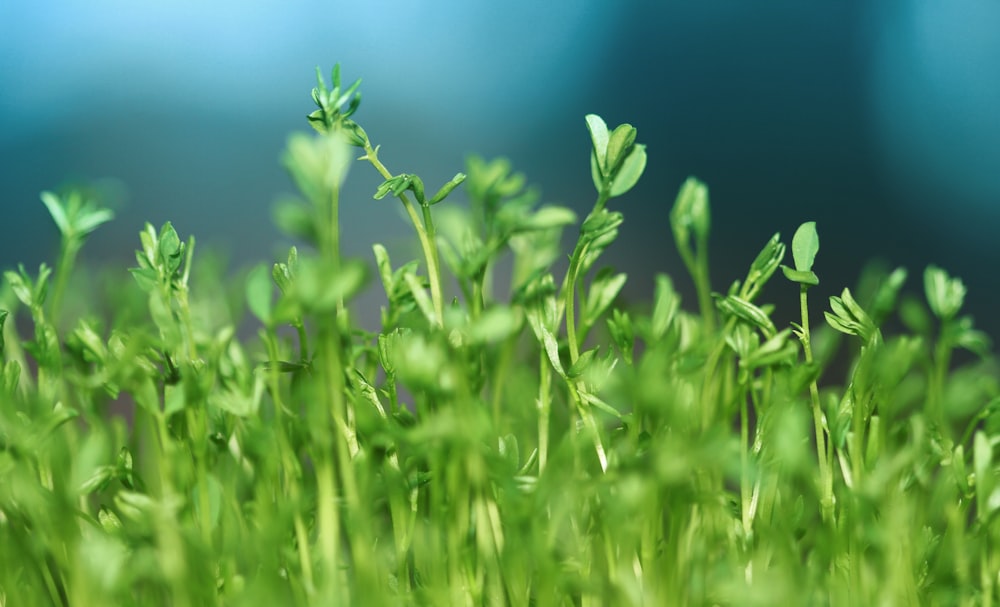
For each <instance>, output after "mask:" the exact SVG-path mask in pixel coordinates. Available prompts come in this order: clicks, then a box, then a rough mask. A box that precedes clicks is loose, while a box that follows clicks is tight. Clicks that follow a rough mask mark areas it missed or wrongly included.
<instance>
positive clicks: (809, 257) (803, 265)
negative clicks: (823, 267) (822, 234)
mask: <svg viewBox="0 0 1000 607" xmlns="http://www.w3.org/2000/svg"><path fill="white" fill-rule="evenodd" d="M818 252H819V234H817V233H816V222H815V221H807V222H805V223H803V224H802V225H800V226H799V229H797V230H795V236H793V237H792V257H793V258H794V259H795V269H796V270H797V271H799V272H809V271H811V270H812V266H813V262H814V261H815V260H816V253H818Z"/></svg>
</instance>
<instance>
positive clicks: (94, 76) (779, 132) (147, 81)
mask: <svg viewBox="0 0 1000 607" xmlns="http://www.w3.org/2000/svg"><path fill="white" fill-rule="evenodd" d="M998 27H1000V4H998V3H997V2H995V1H993V0H953V1H951V2H949V3H947V4H944V3H941V6H933V5H932V3H927V2H916V1H913V2H907V1H901V0H888V1H885V2H878V3H876V2H870V1H869V2H862V1H848V2H838V3H832V2H825V3H803V2H793V1H787V0H786V1H775V2H747V1H721V0H708V1H704V2H652V1H648V2H643V1H638V0H636V1H621V2H608V1H603V2H602V1H598V0H547V1H546V2H538V1H537V0H513V1H507V2H503V3H497V2H442V1H438V2H431V1H429V0H392V1H390V0H386V1H381V2H378V1H366V2H357V3H346V2H318V1H315V0H303V1H296V2H246V1H243V2H237V1H233V0H223V1H216V2H212V3H205V2H197V1H194V0H181V1H173V2H158V1H148V2H134V1H133V2H126V1H124V0H104V1H100V0H90V1H87V2H84V1H83V0H64V1H61V2H55V1H35V2H30V1H28V0H4V2H2V3H0V208H2V209H3V211H4V214H3V221H2V224H0V230H2V236H0V265H2V266H4V267H8V266H11V265H13V264H15V263H16V262H18V261H24V262H26V263H27V264H28V265H29V266H36V265H37V264H38V263H39V262H40V261H42V260H51V259H53V258H54V249H55V246H56V238H55V230H54V227H53V226H52V225H51V222H50V220H49V219H48V218H47V216H46V214H45V210H44V207H43V206H42V205H41V204H40V202H39V201H38V192H39V191H41V190H43V189H50V188H54V187H57V186H59V185H61V184H64V183H66V182H67V181H73V180H80V181H91V180H95V179H97V180H103V183H104V186H105V187H107V188H108V189H109V191H112V192H114V193H115V198H116V200H118V203H119V205H120V207H119V209H118V218H117V219H116V221H115V222H114V223H112V224H110V225H107V226H103V227H102V228H101V229H100V232H99V233H98V234H97V235H96V237H95V238H94V239H93V242H92V243H91V244H90V245H89V246H88V248H87V249H85V255H86V256H87V257H88V258H90V259H92V260H95V261H99V260H120V261H121V262H127V261H128V260H130V259H131V258H132V251H133V250H134V248H135V247H136V246H137V244H138V239H137V232H138V231H139V229H140V228H141V227H142V224H143V223H144V222H145V221H151V222H153V223H156V224H159V223H161V222H163V221H165V220H168V219H169V220H171V221H173V222H174V224H175V226H176V227H177V229H178V231H179V232H180V233H181V234H182V235H183V234H190V233H194V234H195V235H196V236H197V237H198V239H199V248H201V247H211V248H218V249H222V250H226V251H229V252H230V253H231V254H232V257H233V267H234V268H238V267H241V266H245V265H247V264H250V263H254V262H257V261H262V260H265V261H267V260H271V259H273V258H275V257H276V256H277V255H279V254H280V252H281V250H282V249H284V248H285V247H286V246H287V242H286V241H283V240H282V237H281V236H280V235H279V234H278V233H277V231H276V230H275V229H274V228H273V225H272V223H271V218H270V208H271V206H272V205H273V203H274V201H275V200H276V199H277V198H278V197H279V196H280V195H282V194H283V193H289V192H291V190H292V188H291V185H290V182H289V180H288V178H287V177H286V176H285V174H284V172H283V170H282V168H281V167H280V165H279V163H278V157H279V154H280V151H281V149H282V147H283V145H284V142H285V140H286V138H287V136H288V134H289V133H290V132H291V131H293V130H304V129H308V127H307V125H306V123H305V120H304V116H305V114H306V113H308V112H309V111H311V101H310V99H309V90H310V88H311V87H312V85H313V82H314V73H313V69H314V66H316V65H320V66H322V67H323V69H324V72H326V73H328V72H329V68H330V67H331V66H332V64H333V63H334V62H337V61H339V62H341V63H342V65H343V70H344V75H345V77H346V78H347V79H348V80H353V79H355V78H358V77H361V78H362V80H363V83H362V87H361V90H362V92H363V96H364V101H363V103H362V106H361V109H360V111H359V114H358V115H357V118H358V121H359V122H361V123H362V124H363V125H365V126H366V128H367V129H368V132H369V134H370V135H371V136H372V138H373V140H374V141H375V142H377V143H380V144H382V146H383V155H382V156H383V159H384V160H385V162H386V163H387V165H388V166H389V168H390V169H391V170H392V171H394V172H404V171H405V172H415V173H418V174H420V175H421V176H422V177H423V178H424V181H425V182H426V183H428V184H429V185H428V187H433V186H432V185H431V184H437V183H440V182H443V181H444V180H446V179H448V178H450V177H451V176H452V175H453V174H454V173H455V172H456V171H458V170H461V169H462V166H463V158H464V157H465V155H466V154H468V153H471V152H477V153H480V154H483V155H486V156H493V155H497V154H504V155H506V156H508V157H510V158H511V159H512V160H513V162H514V163H515V166H516V167H518V168H519V169H521V170H524V171H526V172H527V173H528V177H529V180H530V181H532V182H534V183H536V184H538V185H539V186H540V187H541V188H542V190H543V192H544V194H545V198H546V200H548V201H551V202H556V203H560V204H565V205H568V206H572V207H574V208H576V209H577V210H578V211H580V212H581V214H582V213H585V212H586V210H587V209H588V208H589V207H590V205H591V203H592V200H593V192H592V185H591V183H590V177H589V167H588V161H587V153H588V152H587V145H588V140H587V134H586V129H585V126H584V122H583V116H584V115H585V114H586V113H590V112H594V113H598V114H600V115H602V116H603V117H604V118H605V119H606V120H607V121H608V122H609V123H611V124H617V123H620V122H625V121H627V122H630V123H632V124H634V125H635V126H636V127H637V128H638V131H639V141H641V142H644V143H646V144H647V145H648V152H649V165H648V167H647V173H646V175H645V177H644V178H643V181H642V182H641V183H640V185H639V186H638V187H637V188H636V189H635V190H634V191H633V192H632V193H630V195H628V196H627V197H626V198H623V199H620V200H616V201H614V202H613V206H614V207H616V208H619V209H620V210H622V211H623V212H624V213H625V217H626V223H625V225H624V227H623V230H622V237H621V239H620V240H619V242H618V243H617V244H616V245H615V246H614V247H613V249H612V250H611V251H610V252H609V254H608V255H609V256H608V261H609V262H610V263H613V264H615V265H617V266H619V267H620V268H624V269H626V270H627V271H628V272H629V274H630V283H629V286H628V291H627V294H628V295H629V297H632V298H642V297H646V296H648V294H649V292H650V291H651V285H652V275H653V274H654V273H655V272H669V273H671V274H673V275H674V277H675V279H676V281H677V282H678V284H679V285H686V284H687V281H686V280H685V279H684V278H683V276H682V270H681V264H680V261H679V259H678V258H677V255H676V253H675V251H674V250H673V248H672V242H671V240H670V237H669V226H668V224H667V213H668V211H669V208H670V205H671V204H672V202H673V197H674V194H675V192H676V190H677V187H678V186H679V185H680V183H681V182H682V181H683V179H684V178H685V177H686V176H688V175H695V176H697V177H699V178H701V179H703V180H705V181H706V182H707V183H708V185H709V187H710V192H711V197H712V198H711V200H712V208H713V212H714V223H713V241H712V258H713V281H714V286H715V288H716V289H719V290H724V289H725V287H726V286H727V285H728V284H729V283H730V282H731V281H732V280H734V279H736V278H739V277H742V275H743V273H744V272H745V269H746V264H747V263H749V261H750V260H752V258H753V256H754V255H755V254H756V253H757V251H758V250H759V248H760V247H761V246H762V245H763V243H764V242H766V240H767V239H768V238H769V237H770V235H771V234H772V233H773V232H775V231H781V232H782V234H783V235H784V236H785V238H786V242H787V241H790V239H791V235H792V233H793V232H794V229H795V227H796V226H797V225H798V224H799V223H801V222H803V221H808V220H815V221H817V222H818V227H819V232H820V238H821V242H822V249H821V251H820V254H819V257H818V259H817V265H816V271H817V273H818V274H819V276H820V279H821V284H820V286H819V287H818V288H817V295H819V296H821V297H822V296H827V295H831V294H836V293H838V292H839V291H840V290H841V289H842V288H843V286H845V285H853V284H854V281H855V278H856V276H857V273H858V270H859V268H860V266H861V264H862V263H863V262H864V261H866V260H868V259H871V258H872V257H873V256H881V257H883V258H885V259H886V260H887V261H888V262H890V263H892V264H904V265H907V266H908V267H909V268H910V269H911V280H910V288H911V289H919V288H920V283H919V279H918V277H919V275H920V273H921V272H922V269H923V267H924V266H925V265H926V264H927V263H937V264H939V265H942V266H943V267H945V268H947V269H949V270H950V271H952V272H953V273H954V274H957V275H959V276H961V277H962V278H963V279H964V280H965V282H966V283H967V284H968V286H969V290H970V296H969V298H970V308H969V309H970V310H971V311H972V312H973V313H974V314H975V315H976V317H977V322H978V324H979V325H980V326H983V327H985V328H987V329H988V330H990V331H991V332H992V333H993V334H994V335H995V334H997V329H1000V320H992V319H990V318H989V316H991V315H993V314H994V309H995V305H994V303H993V302H994V301H995V298H996V297H997V295H998V289H997V287H996V275H997V274H996V269H995V268H997V267H998V265H1000V247H998V246H997V245H996V244H995V242H996V241H995V236H994V235H995V234H996V232H997V229H998V227H1000V112H998V111H997V110H996V108H997V107H998V104H1000V69H998V66H1000V36H998V35H997V34H996V32H997V31H1000V30H998ZM379 182H380V179H379V178H378V177H377V175H375V173H374V172H373V171H372V170H371V169H370V168H368V167H366V166H362V165H358V166H356V167H355V168H354V170H353V173H352V175H351V178H350V180H349V196H348V198H347V199H346V200H345V202H344V204H343V223H344V225H345V235H346V241H345V248H346V249H347V252H348V253H349V254H354V255H360V256H364V257H369V258H370V244H371V243H372V242H373V241H375V240H382V241H388V242H389V243H390V244H392V243H399V242H401V241H404V240H406V239H408V238H409V234H410V232H409V231H408V230H407V226H406V223H405V221H404V219H403V218H402V217H401V216H400V213H399V211H398V209H397V208H396V205H394V204H393V203H392V201H390V200H388V199H386V200H382V201H374V200H372V199H371V193H372V192H374V190H375V187H376V186H377V185H378V184H379ZM275 243H278V244H279V245H280V246H275ZM782 282H783V281H782ZM685 288H686V287H685ZM772 289H773V291H772V292H771V293H768V294H766V295H765V296H766V297H767V299H768V300H774V301H779V302H788V303H787V306H786V305H781V306H779V310H778V312H777V313H778V315H779V317H781V318H785V317H790V315H791V314H792V313H794V311H795V306H796V302H795V298H794V293H793V291H792V290H791V287H790V286H789V285H784V284H781V285H778V284H777V281H776V286H774V287H772ZM685 292H686V293H687V294H688V295H689V297H690V296H691V295H690V293H691V291H690V289H687V290H686V291H685Z"/></svg>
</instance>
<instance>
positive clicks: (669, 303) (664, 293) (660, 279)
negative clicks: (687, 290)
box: [650, 274, 681, 340]
mask: <svg viewBox="0 0 1000 607" xmlns="http://www.w3.org/2000/svg"><path fill="white" fill-rule="evenodd" d="M680 305H681V299H680V296H679V295H678V294H677V291H676V290H674V283H673V281H672V280H670V276H668V275H666V274H657V275H656V287H655V290H654V291H653V317H652V319H651V323H650V332H651V333H652V338H653V339H654V340H659V339H661V338H662V337H663V336H664V335H665V334H666V332H667V330H668V329H670V326H671V325H672V324H673V322H674V317H675V316H676V315H677V311H678V310H679V309H680Z"/></svg>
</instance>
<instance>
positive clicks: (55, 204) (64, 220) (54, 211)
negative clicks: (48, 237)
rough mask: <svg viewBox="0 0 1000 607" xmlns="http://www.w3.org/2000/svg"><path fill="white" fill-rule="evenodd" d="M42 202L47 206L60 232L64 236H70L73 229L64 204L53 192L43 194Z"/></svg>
mask: <svg viewBox="0 0 1000 607" xmlns="http://www.w3.org/2000/svg"><path fill="white" fill-rule="evenodd" d="M42 202H43V203H44V204H45V208H47V209H48V210H49V215H52V219H53V221H55V222H56V226H58V228H59V232H60V233H62V235H63V236H69V235H70V234H71V233H72V231H73V228H72V226H70V223H69V218H68V217H67V216H66V211H65V209H63V202H62V201H61V200H59V198H58V197H57V196H56V195H55V194H53V193H52V192H42Z"/></svg>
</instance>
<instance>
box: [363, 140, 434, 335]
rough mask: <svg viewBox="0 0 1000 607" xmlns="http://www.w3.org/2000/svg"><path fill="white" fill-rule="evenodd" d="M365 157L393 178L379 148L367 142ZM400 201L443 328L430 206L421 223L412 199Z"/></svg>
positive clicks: (380, 172)
mask: <svg viewBox="0 0 1000 607" xmlns="http://www.w3.org/2000/svg"><path fill="white" fill-rule="evenodd" d="M364 150H365V155H364V156H362V157H361V158H362V159H363V160H368V162H370V163H371V165H372V166H373V167H375V170H376V171H378V172H379V174H380V175H382V177H384V178H386V179H391V178H392V173H390V172H389V169H387V168H385V165H384V164H382V161H381V160H379V158H378V150H377V148H373V147H371V143H368V142H367V141H366V142H365V147H364ZM399 201H400V202H402V203H403V209H404V210H405V211H406V214H407V216H408V217H409V218H410V222H411V223H412V224H413V229H414V230H416V232H417V238H418V239H419V241H420V248H421V249H422V250H423V253H424V260H425V261H426V263H427V279H428V280H429V281H430V289H431V301H432V302H433V304H434V313H435V314H436V315H437V318H436V319H435V320H436V321H437V325H438V326H442V324H443V322H444V295H443V294H442V290H441V267H440V264H439V263H438V251H437V245H436V244H435V243H434V223H433V221H431V212H430V207H429V206H424V207H423V211H424V213H423V215H424V220H425V221H426V224H425V223H424V221H421V218H420V215H418V214H417V210H416V207H415V206H414V204H413V202H411V201H410V197H409V196H407V195H406V192H403V193H401V194H400V195H399Z"/></svg>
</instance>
